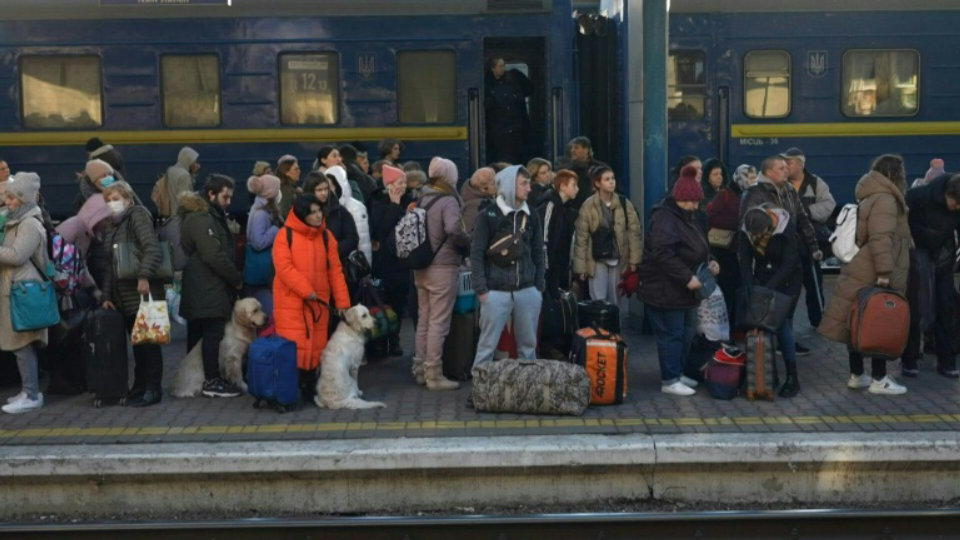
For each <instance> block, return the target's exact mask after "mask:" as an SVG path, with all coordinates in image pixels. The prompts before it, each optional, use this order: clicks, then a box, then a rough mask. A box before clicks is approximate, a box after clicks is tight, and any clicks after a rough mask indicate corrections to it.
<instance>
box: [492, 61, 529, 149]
mask: <svg viewBox="0 0 960 540" xmlns="http://www.w3.org/2000/svg"><path fill="white" fill-rule="evenodd" d="M532 94H533V83H532V82H531V81H530V79H528V78H527V76H526V75H524V74H523V73H522V72H520V71H519V70H516V69H511V70H510V71H507V68H506V63H505V62H504V60H503V58H502V57H493V58H490V59H489V60H488V61H487V72H486V75H485V77H484V80H483V105H484V110H485V111H486V127H487V163H493V162H496V161H505V162H507V163H510V164H518V163H520V162H521V161H522V160H523V151H524V147H525V145H526V143H527V134H528V133H529V131H530V117H529V116H528V115H527V96H530V95H532Z"/></svg>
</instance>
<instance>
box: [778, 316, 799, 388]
mask: <svg viewBox="0 0 960 540" xmlns="http://www.w3.org/2000/svg"><path fill="white" fill-rule="evenodd" d="M777 344H778V345H779V346H780V353H781V354H782V355H783V363H784V364H785V365H786V366H787V375H790V374H791V366H793V374H794V375H796V365H797V342H796V340H794V338H793V319H787V320H785V321H783V324H781V325H780V328H778V329H777Z"/></svg>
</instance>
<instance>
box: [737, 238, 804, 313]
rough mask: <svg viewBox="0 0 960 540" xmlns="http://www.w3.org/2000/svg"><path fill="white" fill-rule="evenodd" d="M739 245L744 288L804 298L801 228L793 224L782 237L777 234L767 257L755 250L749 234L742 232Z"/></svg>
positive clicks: (772, 240) (765, 252)
mask: <svg viewBox="0 0 960 540" xmlns="http://www.w3.org/2000/svg"><path fill="white" fill-rule="evenodd" d="M737 242H738V243H739V248H738V249H739V257H740V277H741V279H742V281H743V286H745V287H749V286H750V285H763V286H764V287H769V288H771V289H774V290H776V291H779V292H782V293H784V294H788V295H790V296H792V297H794V298H798V297H799V296H800V286H801V285H802V284H803V273H802V271H801V266H800V251H799V249H798V248H799V245H798V244H799V241H798V239H797V226H796V224H795V223H794V222H793V221H792V220H791V221H790V222H789V223H788V224H787V227H786V229H784V231H783V232H782V233H776V234H774V235H773V237H771V238H770V241H769V242H768V243H767V248H766V249H765V250H764V254H763V255H761V254H760V253H758V252H757V251H756V250H755V249H754V248H753V245H752V244H751V243H750V240H749V238H747V233H745V232H743V231H740V232H739V233H738V235H737Z"/></svg>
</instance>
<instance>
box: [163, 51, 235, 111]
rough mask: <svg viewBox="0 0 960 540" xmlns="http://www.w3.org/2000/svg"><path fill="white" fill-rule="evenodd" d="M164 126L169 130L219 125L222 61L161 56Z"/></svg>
mask: <svg viewBox="0 0 960 540" xmlns="http://www.w3.org/2000/svg"><path fill="white" fill-rule="evenodd" d="M160 80H161V93H162V98H163V124H164V125H165V126H167V127H210V126H218V125H220V59H219V58H218V57H217V55H215V54H189V55H180V54H165V55H163V56H161V57H160Z"/></svg>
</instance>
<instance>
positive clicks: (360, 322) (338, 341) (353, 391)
mask: <svg viewBox="0 0 960 540" xmlns="http://www.w3.org/2000/svg"><path fill="white" fill-rule="evenodd" d="M374 324H376V323H375V321H374V319H373V317H371V316H370V312H369V311H367V308H365V307H364V306H362V305H359V304H358V305H356V306H353V307H352V308H350V309H348V310H347V312H346V314H345V315H344V318H343V321H341V322H340V324H339V325H337V331H336V332H334V333H333V336H331V337H330V341H329V342H327V346H326V348H324V349H323V355H322V356H321V357H320V380H319V381H317V395H316V396H315V397H314V398H313V401H314V403H316V404H317V407H320V408H321V409H322V408H324V407H326V408H328V409H375V408H377V407H386V406H387V405H386V404H385V403H382V402H379V401H364V400H362V399H360V396H362V395H363V392H361V391H360V388H359V386H357V371H358V370H359V369H360V364H361V363H362V362H363V353H364V350H363V345H364V341H365V339H364V334H365V333H366V332H368V331H369V330H372V329H373V326H374Z"/></svg>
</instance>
